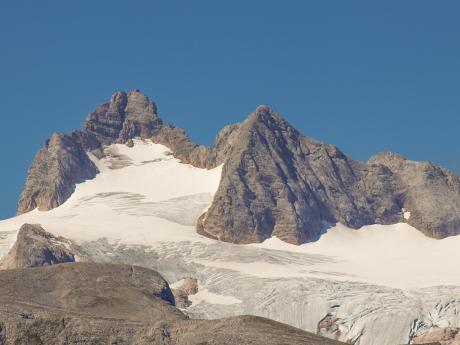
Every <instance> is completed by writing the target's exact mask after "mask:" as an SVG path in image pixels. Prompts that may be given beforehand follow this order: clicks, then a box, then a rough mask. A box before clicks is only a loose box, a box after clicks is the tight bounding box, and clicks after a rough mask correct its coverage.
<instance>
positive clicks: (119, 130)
mask: <svg viewBox="0 0 460 345" xmlns="http://www.w3.org/2000/svg"><path fill="white" fill-rule="evenodd" d="M135 137H141V138H144V139H150V140H152V141H153V142H154V143H158V144H163V145H165V146H167V147H169V148H170V150H171V151H172V153H173V155H174V156H175V157H176V158H178V159H180V160H181V161H182V162H184V163H189V164H191V165H193V166H195V167H200V168H206V169H211V168H215V167H216V166H219V165H221V164H223V170H222V176H221V182H220V185H219V188H218V191H217V192H216V195H215V196H214V201H213V203H212V205H211V206H210V207H209V209H208V210H207V211H206V212H205V213H204V214H203V215H202V216H201V217H200V218H199V219H198V221H197V231H198V232H199V233H200V234H202V235H205V236H208V237H211V238H215V239H219V240H223V241H228V242H233V243H252V242H261V241H264V240H265V239H267V238H270V237H271V236H277V237H278V238H280V239H282V240H284V241H286V242H289V243H294V244H301V243H304V242H310V241H315V240H317V239H319V237H320V236H321V234H322V233H323V232H324V227H325V224H334V223H342V224H344V225H347V226H349V227H352V228H355V229H358V228H360V227H362V226H363V225H370V224H394V223H398V222H408V223H409V224H411V225H414V226H415V227H416V228H417V229H419V230H420V231H422V232H423V233H424V234H426V235H428V236H430V237H434V238H444V237H446V236H451V235H457V234H458V233H460V179H459V178H458V177H457V176H456V175H455V174H453V173H452V172H450V171H448V170H447V169H444V168H441V167H438V166H436V165H434V164H433V163H428V162H423V163H410V162H411V161H408V160H405V159H404V158H403V157H402V156H400V155H398V154H393V153H380V154H377V155H376V156H374V157H372V158H371V159H370V160H369V161H368V162H367V163H363V162H358V161H355V160H353V159H351V158H350V157H348V156H346V155H345V154H344V153H343V152H342V151H340V150H339V149H338V148H337V147H336V146H334V145H330V144H323V143H321V142H319V141H316V140H313V139H310V138H308V137H306V136H304V135H303V134H301V133H300V132H299V131H297V130H296V129H295V128H294V127H293V126H291V125H290V124H289V123H288V122H287V121H286V120H284V119H283V118H282V117H281V116H280V115H279V114H278V113H276V112H274V111H273V110H271V109H270V108H269V107H268V106H265V105H261V106H258V107H257V108H256V110H255V111H254V112H253V113H251V114H250V115H249V116H248V117H247V118H246V119H245V120H244V121H243V122H242V123H239V124H234V125H229V126H226V127H224V128H223V129H222V130H221V131H220V132H219V133H218V134H217V136H216V141H215V143H214V145H212V146H209V147H207V146H203V145H197V144H195V143H193V142H192V141H191V140H190V139H189V138H188V136H187V134H186V132H185V131H184V130H183V129H181V128H180V127H175V126H173V125H169V124H164V123H163V120H162V119H161V118H160V117H159V116H158V114H157V107H156V104H155V103H154V102H152V101H151V100H150V99H149V98H148V97H147V96H145V95H143V94H142V93H141V92H140V91H139V90H134V91H131V92H129V93H126V92H117V93H115V94H114V95H113V96H112V97H111V100H110V102H108V103H104V104H102V105H100V106H98V107H97V108H96V109H95V110H94V111H92V112H90V113H89V114H88V116H87V118H86V120H85V123H84V126H83V129H82V130H80V131H75V132H73V133H71V134H70V135H63V134H55V135H53V137H52V139H51V140H50V141H48V142H47V143H46V144H45V147H44V148H43V149H41V150H40V151H39V152H38V153H37V155H36V157H35V159H34V162H33V163H32V166H31V168H30V169H29V175H28V178H27V181H26V185H25V188H24V191H23V193H22V194H21V197H20V201H19V207H18V214H21V213H24V212H28V211H31V210H33V209H35V208H37V207H38V208H39V210H49V209H52V208H55V207H57V206H59V205H60V204H62V203H63V202H65V200H66V199H67V198H68V197H69V196H70V195H71V194H72V192H73V190H74V189H75V185H76V184H78V183H80V182H82V181H83V180H85V179H92V178H94V177H95V176H96V174H97V173H98V170H97V168H96V167H95V166H94V164H93V163H92V161H91V160H90V159H89V156H88V155H87V153H86V152H92V153H94V154H95V155H96V156H100V155H102V154H103V152H102V150H101V147H103V146H106V145H110V144H113V143H128V144H129V140H131V139H133V138H135ZM50 171H51V173H49V172H50ZM413 176H416V177H417V178H416V180H413V179H412V177H413ZM403 210H405V211H406V212H410V214H411V216H410V217H409V218H408V219H405V217H404V211H403ZM433 215H434V216H433Z"/></svg>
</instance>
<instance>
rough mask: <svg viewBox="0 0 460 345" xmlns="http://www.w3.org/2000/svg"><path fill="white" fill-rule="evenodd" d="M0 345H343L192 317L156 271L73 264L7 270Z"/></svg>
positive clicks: (270, 325)
mask: <svg viewBox="0 0 460 345" xmlns="http://www.w3.org/2000/svg"><path fill="white" fill-rule="evenodd" d="M0 344H5V345H10V344H15V345H39V344H47V345H54V344H56V345H57V344H68V345H77V344H78V345H80V344H81V345H83V344H85V345H88V344H111V345H115V344H117V345H122V344H125V345H128V344H130V345H144V344H145V345H147V344H148V345H175V344H177V345H180V344H183V345H185V344H187V345H193V344H197V345H198V344H210V345H211V344H216V345H217V344H219V345H220V344H221V345H225V344H228V345H237V344H238V345H240V344H248V345H249V344H261V345H265V344H273V345H275V344H276V345H279V344H292V345H295V344H299V345H300V344H303V345H323V344H324V345H334V344H337V345H339V344H341V343H339V342H336V341H333V340H329V339H326V338H321V337H319V336H316V335H313V334H310V333H307V332H303V331H301V330H299V329H296V328H294V327H290V326H286V325H283V324H280V323H277V322H274V321H270V320H267V319H263V318H259V317H253V316H240V317H233V318H227V319H221V320H213V321H205V320H189V319H187V317H186V316H185V315H184V314H182V312H180V311H179V310H178V309H176V308H175V307H174V297H173V294H172V292H171V290H170V288H169V286H168V284H167V282H166V281H165V280H164V279H163V278H162V277H161V276H160V275H159V274H158V273H156V272H154V271H152V270H149V269H146V268H142V267H137V266H129V265H111V264H95V263H66V264H60V265H52V266H46V267H37V268H27V269H12V270H5V271H0Z"/></svg>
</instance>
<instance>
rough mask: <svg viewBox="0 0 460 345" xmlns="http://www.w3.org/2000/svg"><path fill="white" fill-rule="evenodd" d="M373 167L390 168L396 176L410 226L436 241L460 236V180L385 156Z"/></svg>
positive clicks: (424, 164) (445, 172) (398, 157)
mask: <svg viewBox="0 0 460 345" xmlns="http://www.w3.org/2000/svg"><path fill="white" fill-rule="evenodd" d="M369 164H380V165H382V166H385V167H388V168H389V169H390V170H391V171H392V173H393V174H394V176H395V180H396V181H397V184H398V189H399V191H400V193H401V196H402V197H401V201H402V206H403V207H404V209H405V210H406V211H407V212H409V214H410V216H408V219H407V222H408V223H409V224H410V225H412V226H413V227H415V228H417V229H418V230H420V231H422V232H423V233H425V234H426V235H427V236H430V237H434V238H444V237H446V236H452V235H458V234H459V232H460V178H459V177H458V176H456V175H455V174H453V173H452V172H450V171H448V170H447V169H443V168H441V167H439V166H436V165H435V164H433V163H430V162H414V161H410V160H407V159H406V158H404V157H402V156H401V155H399V154H396V153H391V152H383V153H380V154H378V155H376V156H374V157H372V158H371V159H370V160H369Z"/></svg>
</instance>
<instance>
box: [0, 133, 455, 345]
mask: <svg viewBox="0 0 460 345" xmlns="http://www.w3.org/2000/svg"><path fill="white" fill-rule="evenodd" d="M130 146H132V147H130ZM106 151H107V152H106V154H105V156H104V157H105V158H97V157H96V156H94V155H92V156H91V159H92V161H93V162H94V163H95V165H96V166H97V168H98V170H99V171H100V173H99V174H98V175H97V176H96V177H95V178H94V179H92V180H89V181H86V182H84V183H81V184H78V185H77V187H76V190H75V192H74V193H73V194H72V196H71V197H70V198H69V199H68V200H67V201H66V202H65V203H64V204H62V205H61V206H59V207H57V208H55V209H53V210H51V211H47V212H40V211H38V210H34V211H32V212H29V213H25V214H23V215H21V216H18V217H15V218H12V219H8V220H4V221H1V222H0V254H1V255H2V256H4V255H5V254H7V252H8V251H9V250H10V248H11V247H12V246H13V243H14V241H15V239H16V233H17V230H19V228H20V227H21V226H22V225H23V224H24V223H32V224H41V226H42V227H43V228H44V229H46V231H49V232H50V233H51V234H53V235H54V236H62V237H64V238H67V239H69V240H70V241H71V242H72V246H73V247H74V248H78V251H79V253H80V254H81V255H82V256H84V257H85V258H88V259H89V260H92V261H98V262H114V263H125V264H132V265H139V266H144V267H147V268H151V269H154V270H156V271H158V272H160V273H161V274H162V275H163V276H164V277H165V278H166V279H167V280H168V281H169V282H170V283H176V282H177V284H173V286H172V288H173V290H174V291H175V296H176V301H179V303H180V305H179V304H178V305H179V306H180V307H181V308H183V309H184V310H185V311H186V313H187V314H188V315H189V316H191V317H194V318H221V317H226V316H233V315H242V314H252V315H257V316H264V317H268V318H271V319H274V320H277V321H280V322H284V323H287V324H290V325H292V326H295V327H299V328H301V329H304V330H307V331H312V332H316V333H318V334H321V335H325V336H328V337H331V338H334V339H338V340H342V341H348V342H351V343H353V344H357V345H395V344H407V343H409V342H410V341H412V342H413V343H420V342H421V341H423V342H429V341H432V340H431V339H434V338H435V337H436V336H435V335H433V334H441V335H440V337H441V338H442V337H445V334H447V333H449V332H450V333H452V332H455V331H454V330H456V329H457V328H458V327H460V317H459V316H458V311H457V310H459V309H460V266H459V265H458V264H457V263H458V260H459V259H460V251H459V250H458V248H459V247H460V237H458V236H457V237H449V238H446V239H443V240H435V239H431V238H428V237H425V236H424V235H423V234H421V233H420V232H419V231H417V230H416V229H414V228H412V227H411V226H410V225H408V224H406V223H400V224H395V225H388V226H386V225H371V226H365V227H363V228H361V229H359V230H353V229H349V228H347V227H345V226H343V225H340V224H337V225H335V226H331V227H330V228H329V229H328V230H327V232H326V233H325V234H324V235H323V237H322V238H321V240H320V241H317V242H313V243H308V244H305V245H301V246H295V245H290V244H287V243H285V242H282V241H280V240H278V239H277V238H271V239H268V240H267V241H265V242H263V243H260V244H253V245H236V244H231V243H225V242H219V241H215V240H212V239H210V238H207V237H203V236H201V235H199V234H197V233H196V231H195V229H194V224H195V221H196V219H197V218H198V217H199V216H200V215H201V214H202V213H203V211H204V210H205V209H206V207H208V206H209V205H210V203H211V202H212V198H213V195H214V193H215V192H216V190H217V187H218V185H219V180H220V176H221V169H222V167H221V166H219V167H217V168H214V169H209V170H207V169H199V168H196V167H193V166H191V165H188V164H183V163H181V162H180V161H179V160H177V159H176V158H174V157H173V156H172V155H171V154H170V152H169V150H168V149H167V148H166V147H165V146H162V145H159V144H153V143H152V142H150V141H148V140H139V139H135V140H133V142H132V145H129V146H127V145H121V144H114V145H111V146H109V147H107V148H106ZM402 212H403V214H404V218H405V219H406V220H407V219H408V218H409V217H410V213H409V212H408V211H406V210H402ZM441 329H443V331H440V330H441ZM450 333H449V334H450ZM430 334H431V335H430ZM438 338H439V337H438ZM441 338H439V339H437V340H436V339H434V340H436V341H441V340H442V339H441ZM455 339H456V338H455ZM455 341H457V340H455ZM442 344H444V343H442ZM445 344H457V343H455V342H451V343H445Z"/></svg>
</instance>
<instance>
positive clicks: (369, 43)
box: [0, 0, 460, 218]
mask: <svg viewBox="0 0 460 345" xmlns="http://www.w3.org/2000/svg"><path fill="white" fill-rule="evenodd" d="M459 12H460V3H459V2H458V1H434V0H433V1H424V0H414V1H344V0H341V1H324V0H321V1H294V0H291V1H268V0H264V1H258V0H251V1H247V0H246V1H235V0H233V1H215V0H214V1H202V0H197V1H174V0H168V1H166V0H165V1H153V0H152V1H136V0H133V1H117V0H111V1H108V0H107V1H104V0H98V1H94V0H93V1H86V0H79V1H58V0H55V1H48V0H40V1H21V0H15V1H2V2H0V102H1V107H0V118H1V129H2V131H1V136H0V154H1V157H2V158H1V160H2V166H1V170H0V178H1V179H0V180H1V181H2V182H1V183H2V185H1V191H2V192H1V197H0V218H5V217H7V216H10V215H12V214H14V211H15V208H16V202H17V198H18V194H19V193H20V191H21V189H22V187H23V184H24V181H25V178H26V173H27V168H28V166H29V164H30V162H31V160H32V158H33V155H34V154H35V151H36V150H37V149H38V148H40V147H41V146H42V145H43V142H44V141H45V139H46V138H48V137H49V136H50V135H51V133H52V132H54V131H57V132H69V131H71V130H74V129H78V128H80V127H81V125H82V123H83V120H84V118H85V116H86V114H87V113H88V112H89V111H90V110H91V109H92V108H94V107H95V106H96V105H97V104H99V103H102V102H103V101H105V100H107V99H108V98H109V97H110V95H111V94H112V93H113V92H114V91H116V90H130V89H134V88H139V89H141V90H142V91H143V92H145V93H146V94H147V95H149V96H150V97H151V98H152V99H153V100H154V101H155V102H156V103H157V105H158V108H159V112H160V114H161V116H162V117H163V119H164V120H165V121H166V122H170V123H173V124H176V125H179V126H181V127H184V128H185V129H186V130H187V132H188V133H189V135H190V136H191V138H192V139H193V140H194V141H196V142H198V143H204V144H211V143H212V142H213V139H214V136H215V134H216V133H217V131H218V130H219V129H220V128H221V127H223V126H224V125H226V124H228V123H232V122H237V121H241V120H243V119H244V118H245V117H246V116H247V115H248V114H249V113H250V112H251V111H252V110H253V109H254V108H255V107H256V106H257V105H258V104H268V105H270V106H271V107H272V108H274V109H275V110H276V111H278V112H279V113H280V114H281V115H283V116H284V117H285V118H286V119H287V120H288V121H289V122H291V123H292V124H293V125H294V126H295V127H297V128H298V129H299V130H300V131H301V132H303V133H304V134H306V135H308V136H310V137H313V138H316V139H318V140H321V141H324V142H328V143H333V144H336V145H337V146H339V147H340V148H341V149H342V150H343V151H344V152H345V153H347V154H349V155H351V156H352V157H354V158H356V159H359V160H367V159H368V158H369V157H370V156H372V155H373V154H375V153H377V152H379V151H382V150H392V151H397V152H400V153H402V154H404V155H405V156H407V157H408V158H411V159H416V160H431V161H434V162H436V163H439V164H441V165H443V166H446V167H448V168H450V169H452V170H454V171H456V172H458V173H460V139H459V138H460V136H459V135H458V131H459V129H460V119H459V118H460V42H459V41H460V21H459V20H458V17H459Z"/></svg>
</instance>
